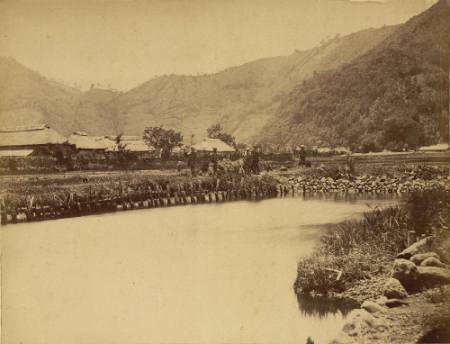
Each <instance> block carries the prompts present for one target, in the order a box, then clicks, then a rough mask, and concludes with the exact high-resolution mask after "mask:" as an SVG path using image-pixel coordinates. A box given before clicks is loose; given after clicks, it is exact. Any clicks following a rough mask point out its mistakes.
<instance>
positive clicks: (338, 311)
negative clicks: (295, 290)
mask: <svg viewBox="0 0 450 344" xmlns="http://www.w3.org/2000/svg"><path fill="white" fill-rule="evenodd" d="M297 301H298V305H299V309H300V312H301V313H302V314H303V315H305V316H309V317H317V318H319V319H323V318H326V317H327V316H329V315H330V314H333V315H342V316H343V317H345V316H346V315H347V314H348V313H349V312H350V311H351V310H352V309H355V308H357V307H358V303H357V302H355V301H352V300H342V299H336V298H326V297H323V296H312V295H297Z"/></svg>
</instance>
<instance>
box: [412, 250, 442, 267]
mask: <svg viewBox="0 0 450 344" xmlns="http://www.w3.org/2000/svg"><path fill="white" fill-rule="evenodd" d="M430 257H433V258H437V259H440V258H439V255H438V254H437V253H436V252H425V253H417V254H415V255H414V256H412V257H411V258H410V259H409V260H410V261H412V262H413V263H414V264H416V265H417V266H418V265H420V264H421V263H422V262H423V261H424V260H425V259H427V258H430Z"/></svg>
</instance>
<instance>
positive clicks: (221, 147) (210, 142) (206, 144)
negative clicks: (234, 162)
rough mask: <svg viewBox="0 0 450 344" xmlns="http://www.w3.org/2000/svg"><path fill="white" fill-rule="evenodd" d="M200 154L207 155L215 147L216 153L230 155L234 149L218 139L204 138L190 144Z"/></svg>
mask: <svg viewBox="0 0 450 344" xmlns="http://www.w3.org/2000/svg"><path fill="white" fill-rule="evenodd" d="M192 147H193V148H194V149H195V150H196V151H197V152H199V153H200V155H208V154H210V153H212V152H213V150H214V149H217V153H218V154H219V155H220V156H223V157H230V156H231V155H233V154H234V153H235V152H236V150H235V149H234V148H233V147H231V146H230V145H228V144H226V143H225V142H223V141H222V140H219V139H211V138H206V139H204V140H203V141H200V142H198V143H196V144H194V145H193V146H192Z"/></svg>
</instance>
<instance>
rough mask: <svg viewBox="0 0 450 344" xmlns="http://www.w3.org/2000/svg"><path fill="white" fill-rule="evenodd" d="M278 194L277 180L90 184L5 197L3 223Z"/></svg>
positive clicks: (2, 209)
mask: <svg viewBox="0 0 450 344" xmlns="http://www.w3.org/2000/svg"><path fill="white" fill-rule="evenodd" d="M276 196H277V189H276V184H275V183H274V182H273V181H270V182H269V181H259V182H255V181H254V180H250V181H248V182H244V183H242V182H240V183H237V182H230V181H229V182H222V183H219V182H214V183H212V182H186V183H177V184H171V183H168V182H167V183H152V182H147V183H143V184H142V185H138V186H136V185H133V187H130V186H127V185H119V186H118V187H115V188H113V187H111V186H110V188H109V189H107V188H105V186H104V185H102V186H101V187H98V186H90V187H89V192H87V193H84V194H77V193H75V192H67V191H66V192H61V193H60V194H58V193H55V194H53V197H52V198H48V197H47V199H46V201H39V200H38V199H39V198H38V197H33V196H31V198H30V195H28V196H27V197H26V198H25V199H22V200H18V199H8V198H6V199H5V198H2V200H1V203H0V205H1V209H0V214H1V223H2V224H3V225H6V224H10V223H17V222H26V221H40V220H50V219H56V218H65V217H76V216H84V215H90V214H101V213H108V212H114V211H125V210H132V209H142V208H158V207H170V206H179V205H187V204H201V203H218V202H227V201H237V200H257V199H263V198H270V197H276Z"/></svg>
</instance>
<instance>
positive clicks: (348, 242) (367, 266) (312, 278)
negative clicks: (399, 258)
mask: <svg viewBox="0 0 450 344" xmlns="http://www.w3.org/2000/svg"><path fill="white" fill-rule="evenodd" d="M449 215H450V197H449V193H448V192H427V193H413V194H411V195H410V196H409V197H407V198H406V199H405V200H404V201H402V202H401V204H399V205H396V206H390V207H386V208H379V207H376V208H374V209H371V211H369V212H367V213H365V214H364V215H363V217H362V218H361V219H359V220H348V221H344V222H343V223H340V224H338V225H334V226H331V227H330V228H329V229H328V231H327V233H326V234H325V235H324V236H323V238H322V241H321V244H320V246H319V248H318V250H317V251H316V252H315V253H314V254H313V255H312V256H310V257H307V258H305V259H302V260H301V261H300V262H299V264H298V269H297V273H298V275H297V279H296V281H295V284H294V288H295V290H296V292H297V293H298V294H310V293H312V294H321V295H328V294H332V293H336V292H342V291H344V290H346V289H348V288H349V287H350V286H352V285H353V284H354V283H356V282H357V281H360V280H363V279H371V278H373V277H376V276H379V275H383V274H386V273H387V272H388V271H389V270H390V267H391V266H390V264H391V262H392V261H393V259H394V258H395V256H396V255H397V253H398V252H400V251H401V250H403V249H404V248H405V247H406V246H407V245H408V241H409V240H411V237H410V235H412V233H414V236H421V235H423V234H436V233H438V232H439V231H442V228H447V231H448V221H449V218H450V217H449Z"/></svg>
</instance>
